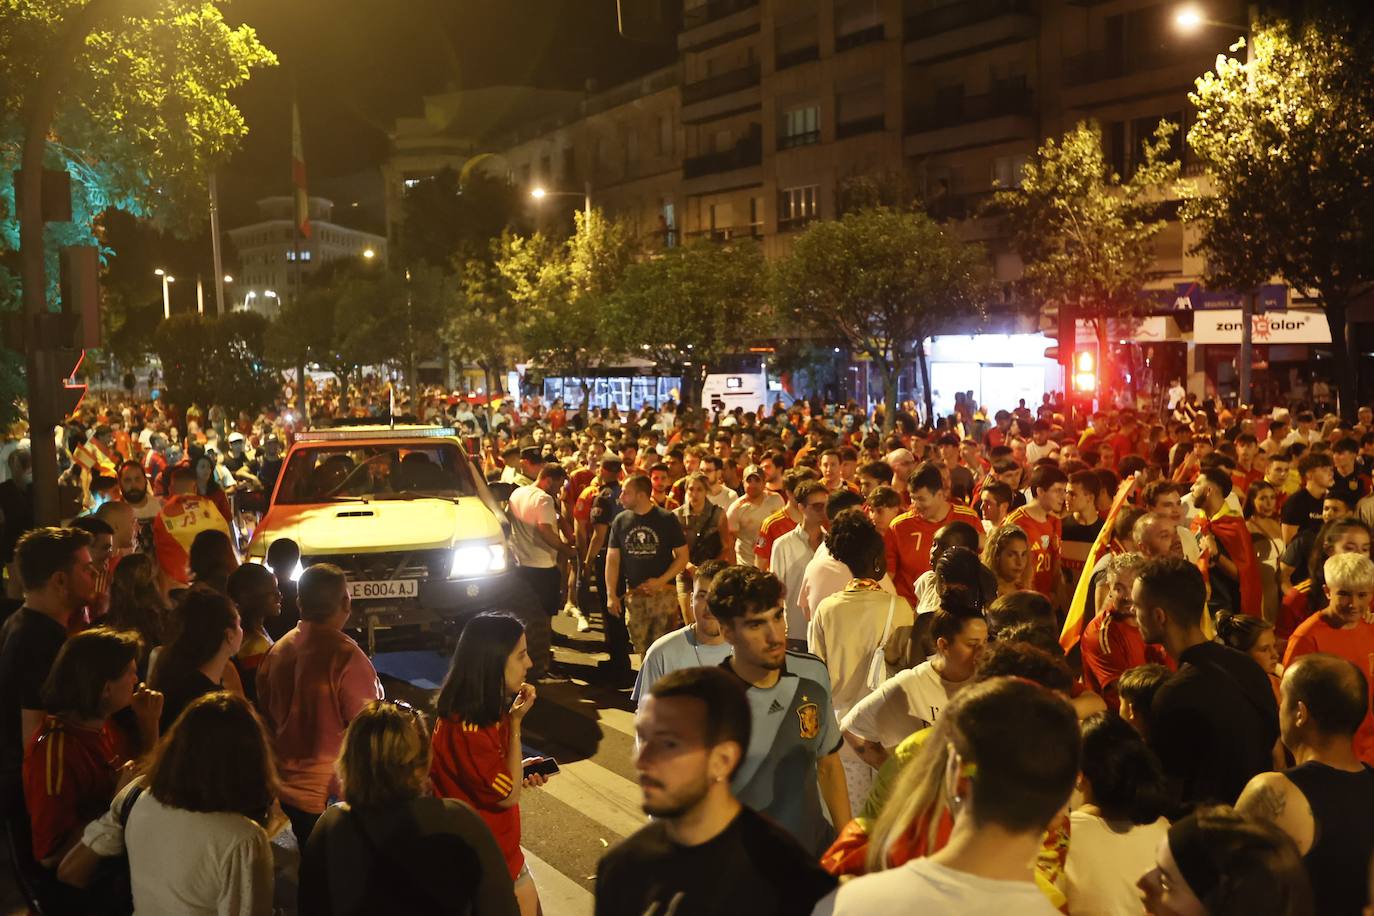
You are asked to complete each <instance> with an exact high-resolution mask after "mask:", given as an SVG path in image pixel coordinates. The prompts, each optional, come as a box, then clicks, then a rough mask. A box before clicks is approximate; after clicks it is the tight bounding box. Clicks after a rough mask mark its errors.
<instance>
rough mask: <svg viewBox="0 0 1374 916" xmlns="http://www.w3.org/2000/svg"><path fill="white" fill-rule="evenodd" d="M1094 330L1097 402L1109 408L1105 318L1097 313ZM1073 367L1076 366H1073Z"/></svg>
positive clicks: (1109, 388)
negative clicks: (1095, 334)
mask: <svg viewBox="0 0 1374 916" xmlns="http://www.w3.org/2000/svg"><path fill="white" fill-rule="evenodd" d="M1093 325H1094V328H1093V329H1094V330H1095V331H1096V332H1097V357H1096V366H1097V403H1098V405H1099V406H1100V407H1101V408H1102V409H1103V410H1109V409H1110V406H1111V404H1112V396H1111V386H1110V385H1109V384H1108V379H1109V376H1108V374H1107V352H1108V346H1107V318H1106V316H1105V315H1101V314H1099V315H1098V316H1097V318H1095V319H1094V320H1093ZM1074 368H1075V369H1076V368H1077V367H1074Z"/></svg>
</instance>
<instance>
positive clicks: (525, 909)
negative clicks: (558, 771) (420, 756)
mask: <svg viewBox="0 0 1374 916" xmlns="http://www.w3.org/2000/svg"><path fill="white" fill-rule="evenodd" d="M531 665H532V663H531V662H530V655H529V651H528V649H527V647H526V645H525V627H524V625H523V624H521V623H520V621H518V620H516V619H515V618H514V617H511V616H510V615H508V614H479V615H478V616H476V617H474V618H473V619H472V620H471V621H469V622H468V625H467V626H466V627H464V628H463V635H462V636H461V637H459V639H458V647H457V648H456V649H455V650H454V652H453V662H452V664H451V665H450V666H449V671H448V676H447V677H445V678H444V686H443V687H442V688H441V689H440V691H439V702H438V704H437V708H438V713H439V722H438V725H437V726H436V727H435V729H434V737H433V739H432V740H431V745H432V748H433V752H434V758H433V761H432V762H431V764H430V770H429V776H430V782H431V783H432V784H433V786H434V792H435V794H436V795H438V796H440V797H441V798H456V799H459V800H460V801H465V802H467V803H468V804H469V805H471V806H472V807H473V808H474V809H476V811H477V813H478V814H480V815H481V816H482V820H484V821H486V823H487V826H488V827H490V828H491V832H492V833H493V834H495V836H496V843H497V845H498V846H500V847H501V853H502V855H503V856H504V857H505V860H506V867H507V868H508V869H509V870H510V876H511V879H512V880H513V881H514V882H515V898H516V900H517V901H519V903H520V913H521V916H537V914H538V913H539V892H538V890H537V889H536V888H535V886H534V879H533V878H531V877H530V870H529V867H528V866H527V865H526V864H525V855H524V853H523V852H521V851H520V791H521V789H522V788H534V787H537V786H542V785H543V784H544V782H545V781H546V780H545V777H544V776H542V775H540V774H538V773H532V774H531V775H529V776H526V775H525V767H526V766H527V765H534V764H538V763H541V762H542V758H538V757H531V758H529V759H523V758H522V757H521V745H520V725H521V723H522V722H523V721H524V719H525V715H526V713H528V712H529V711H530V708H531V707H532V706H533V705H534V699H535V690H534V686H533V685H532V684H528V683H526V682H525V675H526V674H528V673H529V670H530V667H531Z"/></svg>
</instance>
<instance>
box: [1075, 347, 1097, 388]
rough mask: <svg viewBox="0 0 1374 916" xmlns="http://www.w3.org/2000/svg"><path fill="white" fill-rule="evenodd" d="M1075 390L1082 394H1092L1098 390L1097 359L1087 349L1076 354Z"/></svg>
mask: <svg viewBox="0 0 1374 916" xmlns="http://www.w3.org/2000/svg"><path fill="white" fill-rule="evenodd" d="M1073 390H1074V391H1077V392H1079V393H1080V394H1092V393H1093V392H1095V391H1097V360H1096V359H1094V358H1093V355H1092V353H1091V352H1089V351H1087V350H1082V351H1079V352H1078V353H1077V354H1075V355H1074V359H1073Z"/></svg>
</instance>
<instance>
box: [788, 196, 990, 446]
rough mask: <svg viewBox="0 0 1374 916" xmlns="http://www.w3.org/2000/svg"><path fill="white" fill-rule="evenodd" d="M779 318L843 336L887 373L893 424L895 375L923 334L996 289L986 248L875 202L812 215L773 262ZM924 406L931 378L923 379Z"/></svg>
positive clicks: (888, 424) (976, 306)
mask: <svg viewBox="0 0 1374 916" xmlns="http://www.w3.org/2000/svg"><path fill="white" fill-rule="evenodd" d="M775 275H776V281H775V288H774V301H775V302H776V303H777V306H778V309H779V316H778V317H779V321H780V323H781V324H782V326H783V327H787V328H795V329H798V330H801V331H808V330H809V331H811V332H813V333H815V334H816V335H818V336H820V337H827V338H832V339H841V340H844V341H845V342H846V343H847V344H848V345H849V348H850V349H851V351H853V352H854V353H855V354H865V355H866V356H867V357H868V358H869V359H871V360H872V361H873V364H874V366H875V367H876V368H877V369H878V371H879V373H880V374H881V375H882V378H883V393H884V403H885V412H884V427H885V428H886V429H887V430H891V428H892V424H893V421H894V418H895V416H896V407H897V378H898V376H899V375H900V374H901V373H902V371H903V370H905V369H906V368H907V367H908V366H909V365H910V364H911V361H912V359H913V357H915V356H916V355H917V353H918V348H919V346H920V342H921V341H922V340H923V339H924V338H926V337H929V336H930V335H932V334H935V333H939V332H940V331H941V330H943V329H945V328H948V327H950V326H952V325H955V324H956V323H960V322H965V321H967V319H968V318H969V317H971V316H974V317H976V316H981V315H982V314H983V311H984V303H985V301H986V299H987V297H988V295H989V294H990V293H991V271H990V269H989V266H988V262H987V258H986V255H985V254H984V252H983V250H982V249H981V248H980V247H978V246H976V245H971V244H966V243H964V242H961V241H960V240H959V239H957V238H956V237H955V236H953V235H951V234H950V233H948V232H946V231H945V229H944V228H942V227H941V226H940V225H938V224H937V223H936V222H935V221H933V220H932V219H931V218H930V217H929V216H928V215H926V214H925V213H923V212H919V211H907V212H904V211H900V210H892V209H889V208H886V207H877V208H872V209H866V210H858V211H855V212H852V213H847V214H845V216H844V217H843V218H842V219H839V220H827V221H823V222H818V223H813V224H812V225H811V227H810V228H808V229H807V230H806V232H804V233H803V234H802V235H801V236H800V237H799V238H798V239H797V240H796V242H795V243H794V244H793V246H792V251H791V253H790V254H789V255H788V256H787V257H785V258H783V259H782V260H781V262H779V264H778V266H777V269H776V271H775ZM926 397H927V410H929V409H930V405H929V386H927V392H926Z"/></svg>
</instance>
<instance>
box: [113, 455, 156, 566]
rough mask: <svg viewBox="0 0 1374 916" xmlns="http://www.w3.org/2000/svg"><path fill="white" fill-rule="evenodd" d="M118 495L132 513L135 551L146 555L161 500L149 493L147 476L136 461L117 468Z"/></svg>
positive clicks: (151, 541) (150, 544) (150, 545)
mask: <svg viewBox="0 0 1374 916" xmlns="http://www.w3.org/2000/svg"><path fill="white" fill-rule="evenodd" d="M119 495H120V497H121V498H122V499H123V500H124V503H125V505H127V506H128V507H129V508H130V509H132V510H133V512H134V525H135V530H136V532H137V533H136V536H135V538H134V540H135V544H136V546H137V549H138V550H140V551H142V552H143V553H148V552H150V551H151V550H152V549H153V519H155V518H157V514H158V513H159V512H161V511H162V499H161V497H159V496H157V495H156V494H154V493H151V492H149V486H148V475H147V474H146V473H145V472H144V470H143V465H141V464H139V463H138V462H137V461H126V462H124V463H123V464H121V465H120V466H119Z"/></svg>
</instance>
